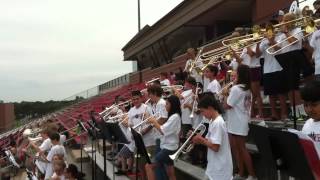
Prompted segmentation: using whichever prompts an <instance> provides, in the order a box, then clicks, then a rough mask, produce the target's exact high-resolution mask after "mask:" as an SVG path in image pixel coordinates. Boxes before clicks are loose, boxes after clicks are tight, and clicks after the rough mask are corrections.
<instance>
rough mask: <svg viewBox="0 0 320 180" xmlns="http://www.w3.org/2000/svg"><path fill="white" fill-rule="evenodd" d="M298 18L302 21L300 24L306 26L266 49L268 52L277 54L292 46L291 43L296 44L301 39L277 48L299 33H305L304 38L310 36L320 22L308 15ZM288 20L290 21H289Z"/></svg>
mask: <svg viewBox="0 0 320 180" xmlns="http://www.w3.org/2000/svg"><path fill="white" fill-rule="evenodd" d="M298 20H299V22H301V24H300V25H302V27H304V28H303V29H302V30H301V31H300V32H297V33H296V34H293V35H291V36H289V37H287V38H285V39H283V40H281V41H280V42H278V43H277V44H274V45H272V46H270V47H269V48H268V49H266V52H267V53H268V54H270V55H275V54H277V53H279V52H281V51H282V50H284V49H286V48H288V47H290V46H291V45H294V44H295V43H297V42H298V41H300V40H299V39H296V40H295V41H293V42H291V43H288V44H287V45H285V46H283V47H281V48H279V49H277V50H275V47H279V46H281V44H282V43H284V42H287V41H288V40H289V39H291V38H293V37H295V36H296V35H297V34H299V33H304V35H303V39H305V38H307V37H309V36H310V35H311V34H312V33H313V32H314V31H315V30H316V27H315V24H316V23H318V22H320V19H316V20H312V19H311V18H308V17H303V19H302V18H299V19H298ZM301 20H303V21H301ZM288 22H290V21H288ZM288 22H284V23H282V24H288Z"/></svg>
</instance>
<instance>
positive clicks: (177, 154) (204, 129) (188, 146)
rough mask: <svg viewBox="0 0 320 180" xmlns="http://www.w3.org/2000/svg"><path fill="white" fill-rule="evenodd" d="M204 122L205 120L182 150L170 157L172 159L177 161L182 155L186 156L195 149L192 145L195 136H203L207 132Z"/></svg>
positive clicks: (183, 145)
mask: <svg viewBox="0 0 320 180" xmlns="http://www.w3.org/2000/svg"><path fill="white" fill-rule="evenodd" d="M203 122H204V120H202V121H201V122H200V124H199V125H198V126H197V127H196V128H195V129H194V130H193V131H192V133H191V134H190V136H189V137H188V139H187V140H186V141H185V142H184V143H183V144H182V145H181V146H180V148H179V149H178V150H177V151H176V152H175V153H174V154H172V155H169V157H170V159H172V160H174V161H175V160H177V159H178V157H179V155H180V154H181V153H183V154H186V153H189V152H190V151H191V150H192V149H193V147H194V145H193V144H192V143H191V140H192V138H193V136H194V135H196V134H200V135H203V134H204V132H205V131H206V126H205V125H204V124H203ZM198 131H200V132H198Z"/></svg>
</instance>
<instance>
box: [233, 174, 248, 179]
mask: <svg viewBox="0 0 320 180" xmlns="http://www.w3.org/2000/svg"><path fill="white" fill-rule="evenodd" d="M245 179H246V178H245V177H242V176H240V175H239V174H236V175H234V176H233V178H232V180H245Z"/></svg>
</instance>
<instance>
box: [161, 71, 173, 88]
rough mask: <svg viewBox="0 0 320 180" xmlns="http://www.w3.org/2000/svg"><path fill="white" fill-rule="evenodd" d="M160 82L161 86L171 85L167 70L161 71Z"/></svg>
mask: <svg viewBox="0 0 320 180" xmlns="http://www.w3.org/2000/svg"><path fill="white" fill-rule="evenodd" d="M160 84H161V86H170V84H171V83H170V81H169V79H168V73H167V72H162V73H160Z"/></svg>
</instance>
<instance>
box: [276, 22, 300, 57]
mask: <svg viewBox="0 0 320 180" xmlns="http://www.w3.org/2000/svg"><path fill="white" fill-rule="evenodd" d="M289 34H290V36H293V37H295V38H297V39H298V42H297V43H295V44H293V45H291V46H288V47H286V48H285V49H283V50H281V51H280V52H279V54H282V53H287V52H290V51H294V50H300V49H302V39H303V33H302V31H301V28H300V27H299V28H295V29H293V30H292V31H290V32H289ZM284 39H287V36H286V35H285V34H284V33H281V34H280V35H279V37H278V38H277V40H276V41H277V42H281V41H282V43H280V46H281V47H284V46H287V45H288V44H289V42H288V41H283V40H284Z"/></svg>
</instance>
